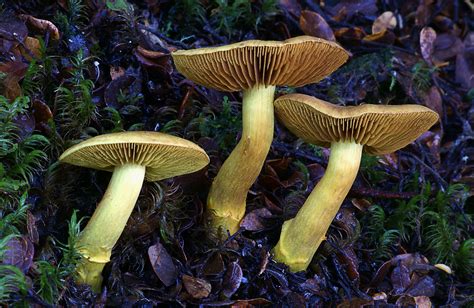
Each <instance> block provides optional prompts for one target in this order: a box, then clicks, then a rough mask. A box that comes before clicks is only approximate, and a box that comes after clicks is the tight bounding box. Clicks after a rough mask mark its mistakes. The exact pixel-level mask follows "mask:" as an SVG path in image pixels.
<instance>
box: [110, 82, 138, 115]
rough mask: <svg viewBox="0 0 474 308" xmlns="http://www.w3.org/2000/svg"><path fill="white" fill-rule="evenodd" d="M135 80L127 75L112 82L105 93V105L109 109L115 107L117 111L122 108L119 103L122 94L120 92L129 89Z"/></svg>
mask: <svg viewBox="0 0 474 308" xmlns="http://www.w3.org/2000/svg"><path fill="white" fill-rule="evenodd" d="M135 79H136V78H135V77H134V76H130V75H125V76H122V77H118V78H116V79H114V80H112V81H111V82H110V83H109V84H108V85H107V87H106V88H105V91H104V102H105V104H106V105H107V106H108V107H113V108H115V109H119V108H120V107H122V106H120V104H119V102H118V94H119V93H120V90H124V89H127V88H128V87H129V86H130V85H131V84H132V83H133V82H134V81H135Z"/></svg>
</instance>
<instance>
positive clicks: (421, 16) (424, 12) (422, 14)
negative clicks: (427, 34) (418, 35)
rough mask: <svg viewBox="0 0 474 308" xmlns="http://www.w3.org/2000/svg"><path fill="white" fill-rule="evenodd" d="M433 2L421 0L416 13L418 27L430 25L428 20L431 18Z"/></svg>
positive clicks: (431, 0)
mask: <svg viewBox="0 0 474 308" xmlns="http://www.w3.org/2000/svg"><path fill="white" fill-rule="evenodd" d="M432 4H433V0H420V1H419V4H418V8H417V9H416V13H415V24H416V25H417V26H421V27H423V26H425V25H426V24H427V23H428V20H429V18H430V16H431V10H432V8H431V5H432Z"/></svg>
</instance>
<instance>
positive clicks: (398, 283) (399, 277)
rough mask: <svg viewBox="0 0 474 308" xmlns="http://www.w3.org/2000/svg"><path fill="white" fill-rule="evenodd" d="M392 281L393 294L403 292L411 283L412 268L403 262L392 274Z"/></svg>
mask: <svg viewBox="0 0 474 308" xmlns="http://www.w3.org/2000/svg"><path fill="white" fill-rule="evenodd" d="M390 281H391V282H392V285H393V291H392V292H393V294H394V295H400V294H403V292H404V291H405V289H406V288H407V287H408V286H409V285H410V270H409V269H408V267H406V266H405V265H403V264H400V265H399V266H397V267H395V268H394V269H393V271H392V274H391V275H390Z"/></svg>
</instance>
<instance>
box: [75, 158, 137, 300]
mask: <svg viewBox="0 0 474 308" xmlns="http://www.w3.org/2000/svg"><path fill="white" fill-rule="evenodd" d="M145 169H146V168H145V167H144V166H140V165H136V164H125V165H122V166H117V167H115V169H114V172H113V174H112V178H111V179H110V183H109V186H108V187H107V190H106V192H105V194H104V197H103V198H102V200H101V201H100V203H99V205H98V206H97V209H96V210H95V212H94V214H93V215H92V217H91V219H90V220H89V223H88V224H87V226H86V227H85V228H84V231H82V233H81V235H80V238H79V247H80V248H79V250H80V251H81V253H82V255H83V256H84V260H83V262H82V263H81V264H80V265H79V266H78V268H77V274H78V277H77V282H78V283H84V284H88V285H90V286H91V287H92V289H93V290H94V291H96V292H99V291H100V287H101V284H102V275H101V273H102V269H103V268H104V266H105V264H107V263H108V262H109V261H110V255H111V254H112V248H113V247H114V246H115V243H117V241H118V239H119V237H120V235H121V234H122V231H123V229H124V228H125V225H126V224H127V220H128V218H129V217H130V214H131V213H132V211H133V208H134V207H135V203H136V202H137V199H138V195H139V194H140V190H141V188H142V185H143V180H144V178H145Z"/></svg>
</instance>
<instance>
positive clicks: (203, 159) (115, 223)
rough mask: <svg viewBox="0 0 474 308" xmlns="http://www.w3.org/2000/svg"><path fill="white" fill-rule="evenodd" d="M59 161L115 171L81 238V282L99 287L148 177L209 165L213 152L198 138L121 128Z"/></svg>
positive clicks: (74, 149)
mask: <svg viewBox="0 0 474 308" xmlns="http://www.w3.org/2000/svg"><path fill="white" fill-rule="evenodd" d="M60 161H61V162H64V163H69V164H73V165H77V166H81V167H88V168H93V169H99V170H105V171H112V172H113V174H112V178H111V180H110V183H109V186H108V187H107V190H106V192H105V194H104V197H103V198H102V200H101V201H100V203H99V205H98V206H97V209H96V210H95V212H94V214H93V215H92V217H91V219H90V220H89V223H88V224H87V226H86V227H85V228H84V230H83V231H82V233H81V235H80V238H79V249H80V251H81V253H82V254H83V256H84V260H83V262H82V263H81V264H80V265H79V266H78V269H77V273H78V278H77V279H78V282H79V283H85V284H89V285H91V286H92V288H93V290H95V291H99V290H100V286H101V283H102V275H101V273H102V269H103V268H104V266H105V264H106V263H108V262H109V261H110V256H111V252H112V248H113V247H114V245H115V243H116V242H117V240H118V239H119V237H120V235H121V234H122V231H123V229H124V228H125V225H126V223H127V220H128V218H129V217H130V214H131V213H132V210H133V208H134V206H135V203H136V201H137V199H138V195H139V194H140V190H141V188H142V185H143V180H144V179H145V180H147V181H158V180H162V179H167V178H170V177H174V176H178V175H182V174H186V173H191V172H195V171H198V170H200V169H202V168H204V167H205V166H206V165H207V164H208V163H209V157H208V156H207V154H206V153H205V152H204V150H203V149H201V148H200V147H199V146H197V145H196V144H194V143H192V142H190V141H188V140H185V139H182V138H178V137H175V136H171V135H167V134H162V133H157V132H121V133H113V134H107V135H101V136H97V137H94V138H91V139H88V140H86V141H83V142H81V143H79V144H77V145H75V146H73V147H71V148H69V149H68V150H66V151H65V152H64V153H63V154H62V155H61V157H60Z"/></svg>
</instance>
